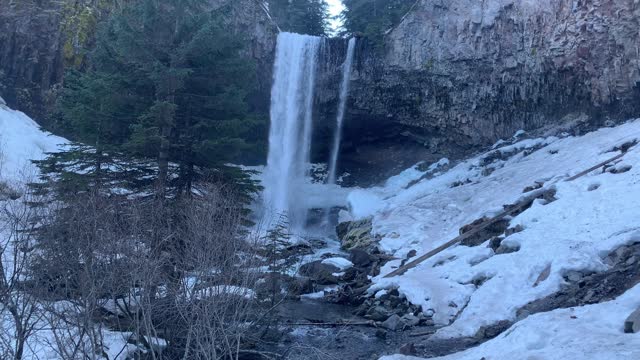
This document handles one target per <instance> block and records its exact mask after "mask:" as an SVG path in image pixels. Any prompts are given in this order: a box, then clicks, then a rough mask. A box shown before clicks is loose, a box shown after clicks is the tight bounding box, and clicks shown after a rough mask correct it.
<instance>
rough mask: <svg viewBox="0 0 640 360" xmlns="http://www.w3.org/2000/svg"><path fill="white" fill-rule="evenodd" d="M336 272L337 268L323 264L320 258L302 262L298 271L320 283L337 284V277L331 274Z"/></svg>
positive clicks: (338, 270)
mask: <svg viewBox="0 0 640 360" xmlns="http://www.w3.org/2000/svg"><path fill="white" fill-rule="evenodd" d="M338 272H340V269H339V268H337V267H335V266H333V265H330V264H323V263H322V260H317V261H313V262H310V263H308V264H304V265H302V266H301V267H300V271H299V273H300V275H302V276H306V277H308V278H310V279H311V280H313V281H314V282H316V283H318V284H321V285H332V284H337V283H338V278H337V277H336V276H334V275H333V274H335V273H338Z"/></svg>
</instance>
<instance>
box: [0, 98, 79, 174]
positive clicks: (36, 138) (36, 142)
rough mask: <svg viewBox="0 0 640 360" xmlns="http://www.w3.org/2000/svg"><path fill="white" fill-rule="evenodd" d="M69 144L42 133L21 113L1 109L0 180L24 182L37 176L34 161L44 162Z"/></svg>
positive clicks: (4, 107) (64, 140)
mask: <svg viewBox="0 0 640 360" xmlns="http://www.w3.org/2000/svg"><path fill="white" fill-rule="evenodd" d="M66 143H68V141H67V140H66V139H64V138H61V137H58V136H54V135H51V134H49V133H47V132H45V131H42V130H40V126H39V125H38V124H37V123H36V122H35V121H33V120H32V119H31V118H30V117H28V116H27V115H25V114H24V113H22V112H20V111H15V110H12V109H10V108H8V107H7V106H5V105H0V180H3V181H9V182H13V181H20V180H23V179H25V178H27V179H29V178H31V177H33V175H34V169H35V168H34V166H33V165H32V164H31V160H40V159H42V158H44V156H45V155H44V154H45V153H46V152H53V151H56V150H57V149H59V146H60V145H61V144H66Z"/></svg>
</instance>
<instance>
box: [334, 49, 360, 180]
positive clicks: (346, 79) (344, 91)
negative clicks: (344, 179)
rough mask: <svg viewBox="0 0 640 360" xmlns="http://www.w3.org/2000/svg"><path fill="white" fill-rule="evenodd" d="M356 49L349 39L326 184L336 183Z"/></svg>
mask: <svg viewBox="0 0 640 360" xmlns="http://www.w3.org/2000/svg"><path fill="white" fill-rule="evenodd" d="M355 49H356V38H351V39H349V45H348V47H347V58H346V59H345V61H344V63H343V64H342V84H341V86H340V100H339V102H338V116H337V118H336V130H335V133H334V136H333V147H332V148H331V158H330V159H329V174H328V175H327V184H330V185H333V184H335V183H336V178H337V171H338V154H339V153H340V142H341V141H342V123H343V122H344V113H345V110H346V107H347V98H348V97H349V83H350V80H351V68H352V67H353V56H354V53H355Z"/></svg>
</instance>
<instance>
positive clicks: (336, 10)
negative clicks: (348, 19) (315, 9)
mask: <svg viewBox="0 0 640 360" xmlns="http://www.w3.org/2000/svg"><path fill="white" fill-rule="evenodd" d="M325 1H326V2H327V4H329V14H330V15H331V16H337V15H340V12H341V11H342V9H344V6H343V5H342V1H341V0H325ZM341 25H342V21H340V20H338V19H336V20H332V21H331V28H332V29H333V32H334V33H335V32H336V30H337V29H338V28H339V27H340V26H341Z"/></svg>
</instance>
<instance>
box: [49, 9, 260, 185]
mask: <svg viewBox="0 0 640 360" xmlns="http://www.w3.org/2000/svg"><path fill="white" fill-rule="evenodd" d="M206 4H207V3H206V1H204V0H188V1H185V0H140V1H137V2H132V3H130V4H129V5H127V6H125V7H124V8H123V9H121V10H120V11H118V12H117V13H115V12H114V13H113V14H112V16H111V17H110V19H109V20H108V21H107V22H106V23H104V24H102V25H101V26H99V30H98V33H97V34H98V35H97V46H96V48H95V50H94V51H93V52H92V53H91V54H90V56H89V63H90V69H91V70H89V71H87V72H85V73H83V74H80V73H70V74H69V76H68V77H67V81H66V83H65V88H64V91H63V96H62V99H61V100H60V103H59V108H60V117H61V120H60V121H59V124H60V129H61V130H62V131H63V133H64V134H65V135H67V136H68V137H70V138H72V139H74V140H76V141H78V142H79V143H82V144H83V145H80V144H77V145H75V146H72V147H70V148H69V149H67V151H65V152H64V153H61V154H55V155H54V154H52V155H51V156H50V157H49V158H48V159H46V160H45V161H43V162H40V163H39V164H40V165H41V168H42V169H43V170H44V173H45V177H48V179H57V180H60V181H63V182H66V185H65V186H62V187H61V188H73V187H74V185H73V184H74V183H75V186H77V187H78V188H85V187H95V186H102V185H103V184H105V183H108V184H109V186H110V187H115V186H118V187H120V186H122V187H126V188H127V189H132V190H133V191H138V192H147V193H148V192H150V189H148V186H149V185H150V182H153V183H154V184H155V186H154V189H153V192H154V193H155V194H156V195H157V196H160V197H166V196H173V195H181V194H187V195H191V194H192V192H193V191H194V184H195V183H197V182H198V181H204V180H207V179H209V178H211V177H214V178H215V180H216V181H220V180H222V181H225V182H228V183H233V184H236V185H238V186H239V188H240V189H242V190H244V192H245V194H249V193H251V192H253V191H256V190H257V188H256V184H255V183H254V182H253V181H252V180H251V179H250V174H248V173H246V172H244V171H241V170H240V169H238V168H236V167H232V166H229V165H227V164H228V163H229V162H232V161H234V160H236V159H238V158H239V157H240V156H242V155H243V154H244V153H246V152H256V151H261V150H262V149H260V148H259V146H258V145H257V144H256V139H257V138H256V132H259V129H262V128H264V123H265V121H264V120H265V119H264V118H262V117H259V116H256V115H255V114H252V113H251V112H250V109H249V108H248V105H247V100H246V99H247V96H248V93H249V92H250V91H251V89H252V86H253V84H254V74H255V68H254V66H253V64H252V62H251V61H248V60H247V59H246V57H245V56H243V42H242V39H240V38H239V37H237V36H234V35H232V34H229V33H228V31H226V30H225V29H224V27H223V21H222V19H221V16H222V15H224V14H219V13H217V14H212V13H210V12H208V11H206ZM221 11H225V9H224V8H223V9H222V10H221ZM85 145H88V146H89V147H87V146H85ZM152 161H154V162H155V163H156V166H155V168H156V169H155V171H154V169H153V167H151V166H150V165H151V162H152ZM72 164H73V165H72ZM124 164H127V165H124ZM71 165H72V166H71ZM78 169H81V171H77V170H78ZM117 179H119V180H120V181H117Z"/></svg>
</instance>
